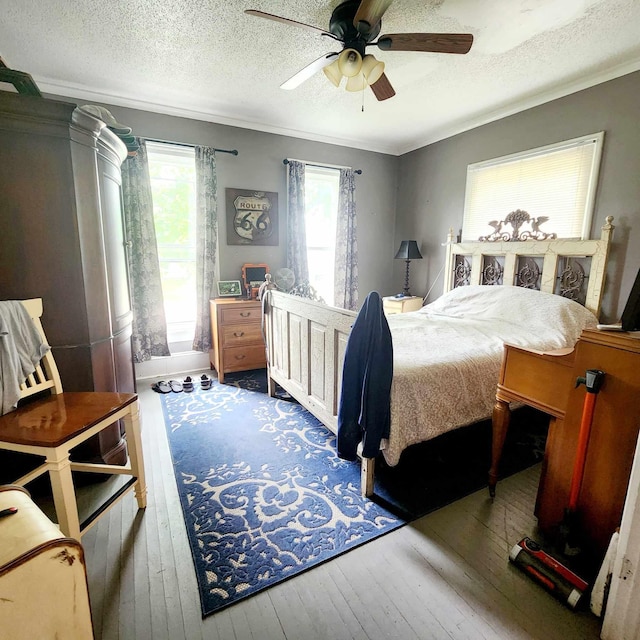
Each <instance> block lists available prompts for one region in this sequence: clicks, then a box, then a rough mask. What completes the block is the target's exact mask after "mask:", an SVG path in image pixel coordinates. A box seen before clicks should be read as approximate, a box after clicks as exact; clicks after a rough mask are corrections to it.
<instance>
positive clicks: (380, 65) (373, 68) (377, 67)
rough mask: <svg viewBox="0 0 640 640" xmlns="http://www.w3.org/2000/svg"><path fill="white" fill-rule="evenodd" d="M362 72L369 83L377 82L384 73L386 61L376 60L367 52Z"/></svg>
mask: <svg viewBox="0 0 640 640" xmlns="http://www.w3.org/2000/svg"><path fill="white" fill-rule="evenodd" d="M362 73H363V75H364V79H365V80H366V83H367V85H372V84H375V83H376V82H378V80H380V76H382V74H383V73H384V62H381V61H380V60H376V58H375V57H374V56H372V55H370V54H367V55H366V56H365V57H364V58H362Z"/></svg>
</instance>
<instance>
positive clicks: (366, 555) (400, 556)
mask: <svg viewBox="0 0 640 640" xmlns="http://www.w3.org/2000/svg"><path fill="white" fill-rule="evenodd" d="M149 386H150V382H149V381H141V382H140V384H139V390H140V391H139V392H140V399H141V404H142V419H143V424H142V426H143V443H144V456H145V466H146V472H147V480H148V485H149V496H148V507H147V509H146V511H144V512H138V511H137V508H136V503H135V499H134V497H133V495H132V494H129V495H128V496H127V497H126V498H125V499H124V500H122V501H121V502H120V503H119V504H118V505H116V507H114V508H113V509H111V511H109V512H108V515H105V516H104V517H103V518H101V519H100V520H99V521H98V523H97V524H96V525H95V526H94V527H93V528H92V529H91V530H90V531H89V532H87V533H86V534H85V536H84V537H83V545H84V548H85V552H86V561H87V567H88V580H89V591H90V597H91V604H92V610H93V622H94V627H95V635H96V638H97V639H102V640H114V639H116V638H118V639H122V640H124V639H135V640H145V639H147V638H148V639H153V640H163V639H166V640H182V639H188V640H200V639H220V640H244V639H255V640H275V639H288V640H293V639H304V640H312V639H314V638H318V639H320V638H323V639H324V638H331V639H343V638H344V639H348V638H354V639H356V638H357V639H363V640H364V639H372V640H373V639H376V640H377V639H379V638H390V639H394V640H395V639H399V638H401V639H403V640H405V639H407V640H408V639H411V638H414V639H417V638H419V639H425V640H426V639H428V640H432V639H433V640H440V639H442V640H452V639H455V640H463V639H464V640H481V639H482V640H489V639H493V640H497V639H500V640H525V639H527V640H528V639H531V638H534V639H537V640H590V639H596V638H598V637H599V629H600V621H599V620H598V619H597V618H595V617H594V616H592V615H591V614H590V613H588V612H572V611H570V610H568V609H567V608H565V607H564V606H563V605H562V604H560V603H559V602H556V601H555V600H554V599H553V598H552V597H551V596H550V595H548V594H547V593H546V592H544V591H543V590H542V589H541V588H540V587H539V586H538V585H537V584H535V583H533V582H532V581H531V580H529V578H527V577H526V576H525V575H524V574H522V573H521V572H520V571H519V570H518V569H516V568H515V567H513V566H511V565H510V563H509V562H508V555H509V550H510V549H511V547H512V545H513V544H514V543H515V542H517V541H518V540H519V539H520V537H522V536H523V535H530V534H534V532H535V525H536V520H535V518H534V516H533V506H534V501H535V493H536V488H537V482H538V477H539V472H540V469H539V467H533V468H531V469H529V470H527V471H524V472H522V473H519V474H517V475H515V476H512V477H511V478H508V479H507V480H505V481H502V482H500V483H499V485H498V494H497V497H496V499H495V501H493V502H492V501H491V500H490V499H489V497H488V492H487V491H486V490H485V491H480V492H477V493H474V494H472V495H470V496H468V497H466V498H464V499H462V500H459V501H457V502H455V503H453V504H451V505H449V506H447V507H444V508H442V509H440V510H438V511H436V512H434V513H432V514H429V515H427V516H425V517H423V518H420V519H419V520H417V521H415V522H413V523H411V524H409V525H407V526H404V527H402V528H401V529H399V530H397V531H394V532H392V533H390V534H387V535H385V536H383V537H381V538H378V539H377V540H374V541H373V542H370V543H368V544H366V545H364V546H362V547H359V548H357V549H355V550H353V551H351V552H349V553H346V554H344V555H342V556H340V557H338V558H336V559H334V560H332V561H329V562H327V563H325V564H323V565H321V566H319V567H316V568H314V569H312V570H310V571H308V572H306V573H303V574H301V575H299V576H297V577H294V578H291V579H289V580H287V581H286V582H283V583H281V584H279V585H276V586H275V587H272V588H271V589H268V590H266V591H263V592H261V593H259V594H258V595H256V596H254V597H252V598H249V599H247V600H246V601H243V602H240V603H238V604H235V605H233V606H231V607H229V608H227V609H225V610H222V611H220V612H219V613H217V614H214V615H212V616H209V617H207V618H205V619H204V620H203V619H202V617H201V614H200V603H199V598H198V591H197V587H196V579H195V575H194V570H193V564H192V560H191V555H190V550H189V546H188V543H187V536H186V532H185V527H184V523H183V519H182V512H181V509H180V504H179V501H178V495H177V491H176V486H175V480H174V476H173V471H172V467H171V460H170V455H169V450H168V447H167V440H166V435H165V428H164V424H163V418H162V414H161V409H160V402H159V396H158V394H155V393H153V392H152V391H151V390H150V388H149ZM107 490H109V487H108V486H105V485H99V487H97V488H96V487H94V488H91V489H88V490H87V489H86V488H85V489H83V490H81V491H82V494H83V495H82V501H83V502H91V501H92V500H93V499H94V496H93V495H92V494H95V493H96V492H102V491H107Z"/></svg>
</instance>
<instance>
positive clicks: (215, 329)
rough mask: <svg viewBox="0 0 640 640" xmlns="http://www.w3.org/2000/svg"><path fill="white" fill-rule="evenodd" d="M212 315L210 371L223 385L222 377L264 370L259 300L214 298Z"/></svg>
mask: <svg viewBox="0 0 640 640" xmlns="http://www.w3.org/2000/svg"><path fill="white" fill-rule="evenodd" d="M209 308H210V311H211V338H212V347H213V348H212V349H211V351H210V354H209V359H210V362H211V367H212V368H213V369H215V370H216V371H217V372H218V380H219V381H220V382H224V374H225V373H230V372H233V371H248V370H250V369H261V368H263V367H266V365H267V358H266V353H265V346H264V339H263V337H262V306H261V302H260V301H259V300H246V299H235V298H234V299H227V298H216V299H215V300H210V301H209Z"/></svg>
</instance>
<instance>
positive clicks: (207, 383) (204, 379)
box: [200, 373, 212, 389]
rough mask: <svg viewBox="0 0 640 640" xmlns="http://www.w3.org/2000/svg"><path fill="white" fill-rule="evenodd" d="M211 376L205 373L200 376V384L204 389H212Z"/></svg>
mask: <svg viewBox="0 0 640 640" xmlns="http://www.w3.org/2000/svg"><path fill="white" fill-rule="evenodd" d="M211 382H212V380H211V378H210V377H209V376H207V375H205V374H204V373H203V374H202V375H201V376H200V386H201V387H202V388H203V389H211Z"/></svg>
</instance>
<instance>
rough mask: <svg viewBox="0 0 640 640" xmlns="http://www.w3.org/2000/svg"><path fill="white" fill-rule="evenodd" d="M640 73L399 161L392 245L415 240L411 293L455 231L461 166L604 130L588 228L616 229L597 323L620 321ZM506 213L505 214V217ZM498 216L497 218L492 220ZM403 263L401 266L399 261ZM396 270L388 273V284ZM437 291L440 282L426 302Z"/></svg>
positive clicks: (628, 276) (631, 259) (431, 275)
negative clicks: (417, 251)
mask: <svg viewBox="0 0 640 640" xmlns="http://www.w3.org/2000/svg"><path fill="white" fill-rule="evenodd" d="M638 96H640V72H636V73H633V74H629V75H627V76H623V77H621V78H618V79H616V80H612V81H610V82H606V83H603V84H601V85H598V86H596V87H592V88H590V89H586V90H584V91H580V92H578V93H575V94H572V95H570V96H567V97H565V98H561V99H558V100H554V101H552V102H549V103H547V104H544V105H541V106H539V107H535V108H533V109H529V110H527V111H523V112H521V113H518V114H516V115H513V116H510V117H508V118H503V119H502V120H498V121H496V122H493V123H491V124H487V125H484V126H482V127H478V128H476V129H472V130H470V131H467V132H465V133H462V134H459V135H457V136H454V137H452V138H448V139H446V140H443V141H441V142H437V143H435V144H432V145H429V146H427V147H423V148H422V149H418V150H417V151H414V152H412V153H409V154H406V155H404V156H402V157H401V158H400V167H399V178H398V189H399V193H398V202H397V207H398V208H397V216H396V217H397V219H396V229H395V234H396V235H395V238H396V242H395V244H399V242H400V240H402V239H416V240H418V243H419V245H420V246H421V249H422V253H423V255H424V256H425V259H424V260H420V261H415V262H412V263H411V274H412V277H411V283H412V291H413V292H414V293H423V294H424V293H426V290H427V288H428V286H430V284H431V283H432V282H433V281H434V279H435V277H436V274H437V273H438V271H439V269H440V268H441V266H442V263H443V261H444V248H443V247H442V246H441V243H443V242H444V241H445V239H446V234H447V231H448V229H449V227H453V228H454V230H459V229H460V227H461V226H462V213H463V207H464V191H465V179H466V168H467V165H468V164H470V163H472V162H479V161H481V160H486V159H489V158H494V157H499V156H502V155H506V154H509V153H515V152H517V151H522V150H525V149H530V148H534V147H539V146H543V145H546V144H551V143H554V142H559V141H561V140H567V139H570V138H575V137H578V136H581V135H586V134H591V133H595V132H597V131H604V132H605V137H604V151H603V156H602V164H601V167H600V180H599V185H598V191H597V195H596V205H595V211H594V217H593V224H592V229H591V237H592V238H593V237H596V238H597V237H600V227H601V226H602V224H603V223H604V220H605V217H606V216H608V215H612V216H614V218H615V219H614V225H615V226H616V229H615V232H614V236H613V245H612V251H611V260H610V264H609V270H608V273H607V283H606V287H605V297H604V301H603V308H602V319H603V320H604V321H608V322H613V321H615V320H617V319H619V316H620V314H621V313H622V308H623V307H624V304H625V302H626V299H627V296H628V295H629V291H630V290H631V285H632V284H633V280H634V278H635V276H636V274H637V272H638V269H639V268H640V99H639V98H638ZM507 213H509V212H508V211H507V212H504V214H505V215H506V214H507ZM498 214H499V212H496V217H499V216H498ZM403 264H404V263H403ZM402 277H403V271H402V269H399V268H398V267H397V266H396V267H395V268H394V282H395V283H397V284H399V283H401V281H402ZM441 293H442V276H440V278H439V279H438V282H437V284H436V286H435V288H434V290H433V293H432V294H431V296H430V299H434V298H435V297H437V296H438V295H440V294H441Z"/></svg>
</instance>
